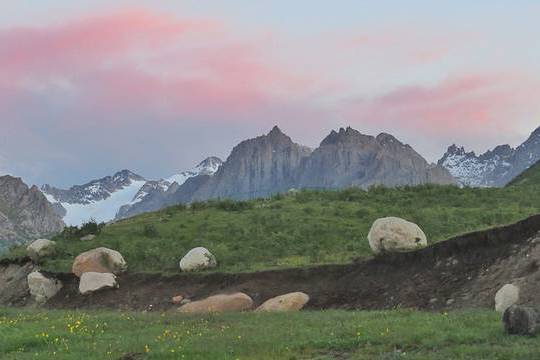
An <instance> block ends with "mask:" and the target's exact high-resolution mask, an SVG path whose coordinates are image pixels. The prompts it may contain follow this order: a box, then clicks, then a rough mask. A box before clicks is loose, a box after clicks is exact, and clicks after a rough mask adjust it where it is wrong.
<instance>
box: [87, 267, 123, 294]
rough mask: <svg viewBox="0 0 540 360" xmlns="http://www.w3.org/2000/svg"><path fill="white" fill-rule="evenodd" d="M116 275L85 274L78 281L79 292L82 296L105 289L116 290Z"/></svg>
mask: <svg viewBox="0 0 540 360" xmlns="http://www.w3.org/2000/svg"><path fill="white" fill-rule="evenodd" d="M117 287H118V282H117V281H116V275H114V274H112V273H98V272H85V273H83V274H82V275H81V280H80V281H79V292H80V293H81V294H83V295H86V294H90V293H93V292H94V291H98V290H101V289H106V288H113V289H114V288H117Z"/></svg>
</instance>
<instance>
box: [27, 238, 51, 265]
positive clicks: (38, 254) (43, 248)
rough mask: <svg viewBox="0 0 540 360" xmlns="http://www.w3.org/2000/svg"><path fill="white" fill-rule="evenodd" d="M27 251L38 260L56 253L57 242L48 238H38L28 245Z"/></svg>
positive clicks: (31, 257)
mask: <svg viewBox="0 0 540 360" xmlns="http://www.w3.org/2000/svg"><path fill="white" fill-rule="evenodd" d="M26 253H27V254H28V256H29V257H30V259H32V261H34V262H36V261H39V260H40V259H42V258H44V257H47V256H51V255H54V254H55V253H56V242H54V241H51V240H47V239H37V240H35V241H33V242H32V243H30V244H29V245H28V246H27V247H26Z"/></svg>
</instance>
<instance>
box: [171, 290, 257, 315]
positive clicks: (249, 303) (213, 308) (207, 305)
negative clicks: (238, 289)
mask: <svg viewBox="0 0 540 360" xmlns="http://www.w3.org/2000/svg"><path fill="white" fill-rule="evenodd" d="M252 308H253V300H252V299H251V298H250V297H249V296H248V295H246V294H244V293H234V294H230V295H225V294H221V295H214V296H210V297H207V298H206V299H203V300H198V301H192V302H190V303H187V304H185V305H183V306H181V307H180V308H179V309H178V311H180V312H182V313H193V314H204V313H223V312H240V311H246V310H251V309H252Z"/></svg>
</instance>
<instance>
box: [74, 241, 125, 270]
mask: <svg viewBox="0 0 540 360" xmlns="http://www.w3.org/2000/svg"><path fill="white" fill-rule="evenodd" d="M71 270H72V272H73V273H74V274H75V275H77V276H78V277H81V275H82V274H83V273H85V272H98V273H113V274H120V273H123V272H124V271H126V270H127V264H126V261H125V260H124V257H123V256H122V254H120V253H119V252H118V251H116V250H111V249H108V248H105V247H100V248H97V249H93V250H89V251H86V252H83V253H82V254H80V255H79V256H77V257H76V258H75V261H73V266H72V268H71Z"/></svg>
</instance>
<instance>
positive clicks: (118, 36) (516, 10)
mask: <svg viewBox="0 0 540 360" xmlns="http://www.w3.org/2000/svg"><path fill="white" fill-rule="evenodd" d="M113 3H114V6H113V5H111V4H113ZM158 3H159V4H158ZM398 4H399V5H398ZM539 18H540V4H539V3H538V1H532V0H531V1H520V0H515V1H496V0H490V1H487V0H485V1H483V0H478V1H474V2H471V1H460V0H452V1H428V0H425V1H420V0H410V1H407V2H404V1H403V2H397V1H387V0H379V1H376V2H375V1H361V0H350V1H349V0H340V1H333V2H331V1H323V0H295V1H290V0H288V1H281V0H271V1H270V0H269V1H264V0H260V1H249V0H227V1H225V0H192V1H188V0H183V1H160V2H157V1H155V0H152V1H150V0H148V1H144V0H140V1H136V0H132V1H123V0H115V1H110V0H79V1H76V0H69V1H68V0H22V1H10V2H6V3H5V4H2V11H1V12H0V124H1V130H0V173H11V174H14V175H18V176H22V177H23V178H24V179H25V180H26V181H27V182H30V183H36V184H43V183H52V184H54V185H60V186H66V185H71V184H73V183H81V182H85V181H86V180H89V179H92V178H96V177H101V176H105V175H108V174H111V173H113V172H114V171H116V170H119V169H123V168H129V169H131V170H133V171H135V172H138V173H140V174H141V175H143V176H146V177H148V178H159V177H162V176H168V175H170V174H172V173H174V172H176V171H178V170H185V169H188V168H191V167H192V166H194V165H195V164H196V163H198V162H199V161H200V160H202V159H203V158H205V157H207V156H209V155H217V156H220V157H222V158H226V157H227V155H228V154H229V152H230V150H231V149H232V147H233V146H234V145H235V144H236V143H237V142H239V141H240V140H243V139H245V138H249V137H253V136H256V135H260V134H263V133H266V132H267V131H269V130H270V128H271V127H272V126H273V125H274V124H277V125H279V126H280V127H281V128H282V129H283V130H284V132H286V133H287V134H289V135H290V136H291V137H292V138H293V140H295V141H297V142H299V143H302V144H305V145H309V146H313V147H314V146H317V145H318V143H319V142H320V141H321V140H322V138H323V137H324V136H325V135H326V134H328V133H329V132H330V130H331V129H335V128H339V127H341V126H343V127H344V126H348V125H350V126H352V127H354V128H356V129H358V130H360V131H361V132H364V133H367V134H374V135H376V134H378V133H379V132H382V131H385V132H389V133H392V134H394V135H395V136H396V137H398V138H400V139H401V140H403V141H405V142H407V143H409V144H411V145H412V146H413V147H415V148H416V149H417V150H418V151H419V152H420V153H421V154H422V155H424V156H425V157H426V158H427V159H428V160H430V161H436V160H437V159H438V158H439V157H440V156H442V154H443V153H444V151H445V150H446V148H447V147H448V146H449V145H450V144H452V143H458V144H462V145H465V146H466V147H467V148H468V149H472V150H475V151H477V152H482V151H485V150H487V149H488V148H491V147H493V146H495V145H497V144H500V143H510V144H511V145H516V144H518V143H519V142H521V141H522V140H524V138H525V137H526V136H527V135H528V134H529V133H530V132H531V131H532V130H533V129H534V128H536V127H537V126H539V125H540V66H539V65H538V64H540V42H539V41H538V34H539V33H540V23H539V22H538V19H539Z"/></svg>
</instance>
